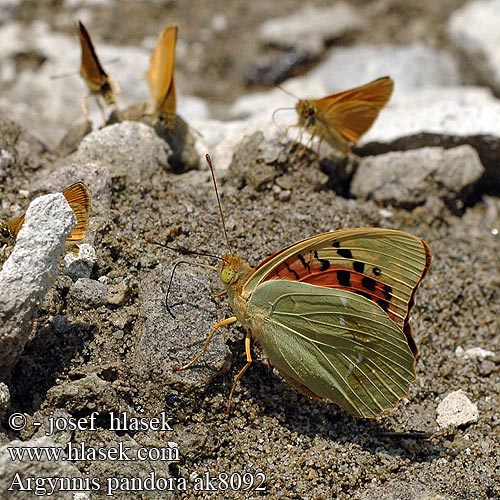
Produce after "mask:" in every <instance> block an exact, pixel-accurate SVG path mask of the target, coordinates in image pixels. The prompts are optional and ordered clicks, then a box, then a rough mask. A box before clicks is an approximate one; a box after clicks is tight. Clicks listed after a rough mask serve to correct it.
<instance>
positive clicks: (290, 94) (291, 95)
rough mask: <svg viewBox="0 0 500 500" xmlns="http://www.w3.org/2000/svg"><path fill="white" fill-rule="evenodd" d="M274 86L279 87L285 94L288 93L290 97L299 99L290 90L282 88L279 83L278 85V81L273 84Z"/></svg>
mask: <svg viewBox="0 0 500 500" xmlns="http://www.w3.org/2000/svg"><path fill="white" fill-rule="evenodd" d="M275 87H276V88H277V89H280V90H281V91H282V92H284V93H285V94H288V95H289V96H290V97H293V98H294V99H296V100H297V101H299V100H300V99H299V98H298V97H297V96H296V95H293V94H292V93H291V92H290V91H288V90H286V89H285V88H283V87H282V86H281V85H279V84H278V83H277V84H276V85H275Z"/></svg>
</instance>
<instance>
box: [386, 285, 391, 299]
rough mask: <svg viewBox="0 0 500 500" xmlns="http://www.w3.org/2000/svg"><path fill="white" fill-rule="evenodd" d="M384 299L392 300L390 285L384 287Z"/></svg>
mask: <svg viewBox="0 0 500 500" xmlns="http://www.w3.org/2000/svg"><path fill="white" fill-rule="evenodd" d="M384 297H385V298H386V299H387V300H391V299H392V286H391V285H384Z"/></svg>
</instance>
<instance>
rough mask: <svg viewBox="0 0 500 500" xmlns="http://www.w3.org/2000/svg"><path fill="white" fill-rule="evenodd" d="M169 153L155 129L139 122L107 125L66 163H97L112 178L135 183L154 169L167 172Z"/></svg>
mask: <svg viewBox="0 0 500 500" xmlns="http://www.w3.org/2000/svg"><path fill="white" fill-rule="evenodd" d="M170 154H171V149H170V147H169V146H168V144H167V143H166V142H165V141H163V140H161V139H160V138H159V137H158V136H157V135H156V133H155V131H154V129H153V128H151V127H149V126H148V125H145V124H143V123H139V122H123V123H117V124H115V125H109V126H108V127H105V128H103V129H101V130H96V131H95V132H92V133H90V134H89V135H87V136H86V137H85V138H84V139H83V140H82V142H81V143H80V146H79V148H78V150H77V151H76V152H75V153H73V154H72V155H70V156H69V157H68V158H67V159H66V160H65V162H67V163H76V164H79V163H88V162H100V163H102V164H104V165H105V166H106V167H107V168H108V169H109V171H110V173H111V177H115V176H126V177H127V178H128V179H129V180H130V181H131V182H134V183H138V182H141V179H144V178H148V177H150V176H151V175H152V174H153V173H154V172H155V171H156V170H157V169H159V168H167V166H168V157H169V156H170Z"/></svg>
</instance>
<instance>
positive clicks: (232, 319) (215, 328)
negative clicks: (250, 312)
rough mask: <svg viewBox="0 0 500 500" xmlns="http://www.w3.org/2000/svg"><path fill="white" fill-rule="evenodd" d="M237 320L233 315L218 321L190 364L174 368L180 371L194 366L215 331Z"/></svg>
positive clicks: (205, 349)
mask: <svg viewBox="0 0 500 500" xmlns="http://www.w3.org/2000/svg"><path fill="white" fill-rule="evenodd" d="M236 321H238V319H237V318H236V316H231V317H230V318H227V319H224V320H222V321H219V322H218V323H216V324H215V325H214V326H213V328H212V330H211V331H210V333H209V334H208V337H207V340H205V343H204V344H203V348H202V349H201V351H200V352H199V353H198V354H197V355H196V356H195V357H194V358H193V359H192V360H191V361H190V362H189V363H188V364H186V365H184V366H174V367H173V368H172V369H173V370H174V371H176V372H179V371H182V370H186V369H188V368H190V367H191V366H193V365H194V364H195V363H196V361H198V359H200V357H201V356H203V354H205V352H206V351H207V349H208V345H209V344H210V341H211V340H212V337H213V336H214V335H215V332H216V331H217V330H218V329H219V328H220V327H221V326H226V325H231V324H232V323H235V322H236Z"/></svg>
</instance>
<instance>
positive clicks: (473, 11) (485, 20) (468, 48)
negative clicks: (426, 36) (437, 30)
mask: <svg viewBox="0 0 500 500" xmlns="http://www.w3.org/2000/svg"><path fill="white" fill-rule="evenodd" d="M499 26H500V1H499V0H475V1H469V2H467V3H466V4H465V5H464V6H463V7H462V8H460V9H458V10H456V11H455V12H454V13H453V14H452V15H451V17H450V19H449V21H448V25H447V31H448V34H449V37H450V39H451V41H452V43H453V44H454V45H455V47H456V48H457V49H458V50H459V51H460V52H461V54H462V56H463V58H464V60H465V62H466V63H467V65H468V66H469V68H470V69H471V71H470V72H471V74H472V75H474V78H475V79H474V81H475V82H477V83H483V84H484V83H485V84H487V85H489V86H490V87H491V88H492V89H493V90H494V91H495V92H496V93H497V94H498V93H500V30H499V29H498V27H499Z"/></svg>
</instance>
